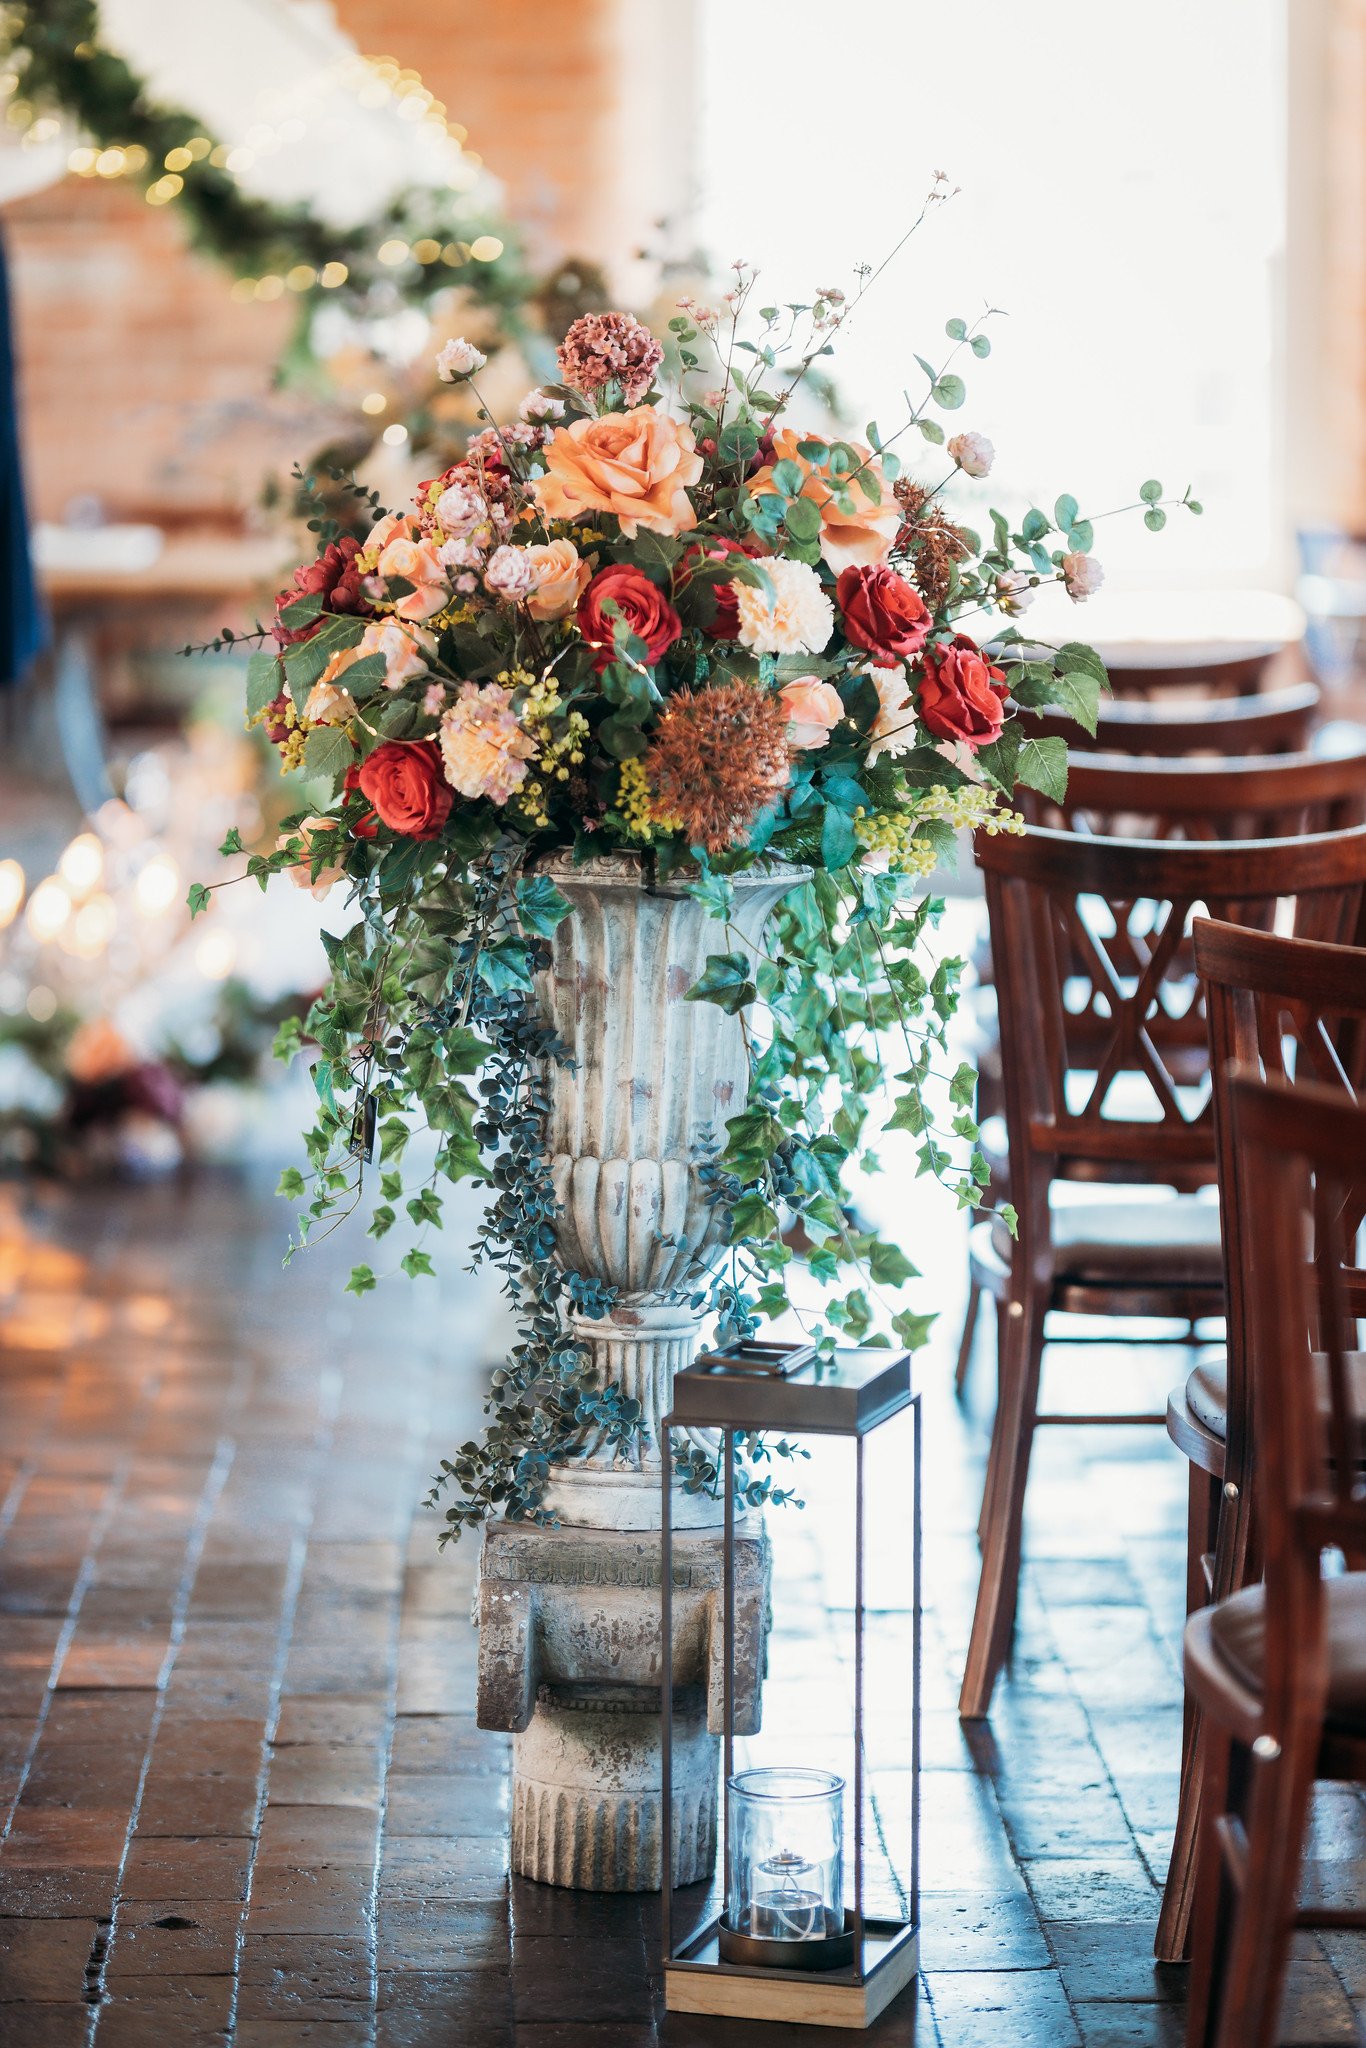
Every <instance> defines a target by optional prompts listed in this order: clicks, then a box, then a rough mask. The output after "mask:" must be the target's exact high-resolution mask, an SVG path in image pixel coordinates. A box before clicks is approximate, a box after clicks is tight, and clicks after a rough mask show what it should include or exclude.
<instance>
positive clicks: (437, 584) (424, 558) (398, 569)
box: [378, 534, 451, 619]
mask: <svg viewBox="0 0 1366 2048" xmlns="http://www.w3.org/2000/svg"><path fill="white" fill-rule="evenodd" d="M378 567H379V573H380V575H381V576H398V577H401V578H402V579H403V581H404V582H405V583H411V584H412V586H413V587H412V589H411V590H407V591H405V592H404V594H403V596H402V597H399V598H395V600H394V610H395V612H396V613H397V614H398V616H399V618H401V619H430V618H431V617H432V616H433V614H434V613H436V612H440V611H444V610H445V608H446V606H447V605H448V604H449V603H450V601H451V592H450V585H449V584H448V583H447V581H446V571H445V570H444V569H443V568H442V566H441V562H440V559H439V557H438V555H437V552H436V549H435V547H434V546H433V545H432V543H431V541H429V540H409V539H407V538H406V537H405V536H401V535H398V534H395V536H394V538H393V539H392V540H390V541H386V543H385V545H384V546H383V548H381V550H380V557H379V564H378Z"/></svg>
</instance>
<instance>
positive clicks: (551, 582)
mask: <svg viewBox="0 0 1366 2048" xmlns="http://www.w3.org/2000/svg"><path fill="white" fill-rule="evenodd" d="M527 554H528V555H529V556H530V558H531V561H532V564H533V566H534V568H535V571H536V581H535V583H534V585H533V586H532V591H531V595H530V597H528V599H527V601H526V608H527V611H528V612H529V614H530V615H531V617H532V618H533V619H540V620H541V621H543V622H544V621H547V620H550V619H563V618H565V617H567V615H568V614H569V613H570V612H572V611H573V609H574V607H575V605H576V604H577V603H578V601H579V599H580V598H581V597H582V596H583V593H584V591H585V590H587V588H588V585H589V581H590V579H591V577H592V574H593V568H594V565H595V563H596V562H597V559H598V558H597V556H596V555H591V556H590V557H589V559H588V560H587V561H585V560H584V559H583V556H582V555H581V554H580V553H579V551H578V549H577V548H576V547H575V545H574V543H573V541H572V540H552V541H548V542H547V543H546V544H545V545H544V546H541V545H539V544H538V545H537V546H535V547H530V548H528V549H527Z"/></svg>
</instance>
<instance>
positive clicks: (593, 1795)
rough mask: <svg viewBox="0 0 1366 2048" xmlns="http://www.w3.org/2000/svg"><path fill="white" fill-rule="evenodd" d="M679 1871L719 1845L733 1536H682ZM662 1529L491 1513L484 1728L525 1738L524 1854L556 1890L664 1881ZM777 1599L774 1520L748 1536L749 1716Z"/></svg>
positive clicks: (515, 1837)
mask: <svg viewBox="0 0 1366 2048" xmlns="http://www.w3.org/2000/svg"><path fill="white" fill-rule="evenodd" d="M673 1580H674V1592H673V1654H674V1716H675V1721H674V1871H675V1876H676V1879H677V1881H678V1882H679V1883H680V1884H688V1883H692V1882H694V1881H695V1880H696V1879H698V1878H702V1877H705V1876H708V1875H709V1874H710V1872H711V1869H712V1864H713V1860H714V1858H715V1854H716V1759H717V1742H716V1735H717V1731H718V1730H719V1729H720V1727H721V1712H722V1684H723V1664H722V1646H723V1637H724V1617H723V1610H722V1570H721V1542H720V1538H719V1536H717V1535H714V1534H711V1533H692V1532H689V1533H687V1534H683V1535H680V1536H678V1537H677V1538H676V1539H675V1557H674V1573H673ZM659 1587H660V1539H659V1537H658V1535H650V1534H644V1533H635V1532H629V1531H609V1530H593V1531H592V1532H591V1534H590V1532H588V1531H586V1530H577V1529H537V1528H533V1527H530V1526H529V1525H527V1524H525V1523H516V1522H491V1523H489V1525H488V1527H487V1528H486V1530H485V1532H484V1551H483V1560H482V1570H481V1574H480V1583H479V1725H480V1727H481V1728H499V1729H503V1730H506V1731H509V1732H510V1733H512V1734H513V1735H514V1736H515V1737H516V1740H515V1741H514V1743H513V1771H514V1776H513V1813H512V1863H513V1868H514V1869H515V1870H516V1871H517V1872H518V1873H519V1875H521V1876H523V1877H533V1878H538V1879H539V1880H540V1881H541V1882H542V1883H543V1884H562V1885H577V1886H580V1887H582V1888H585V1889H588V1890H592V1891H646V1890H653V1889H654V1888H655V1887H656V1886H658V1884H659V1882H660V1869H661V1858H660V1848H661V1840H660V1748H659V1744H660V1729H659V1709H660V1691H659V1678H660V1642H661V1638H660V1599H659ZM767 1600H768V1544H767V1539H766V1537H765V1536H764V1535H763V1533H762V1530H759V1531H757V1532H756V1531H752V1530H744V1531H743V1533H741V1534H739V1535H738V1536H737V1538H736V1564H735V1725H736V1729H737V1732H739V1733H747V1732H750V1731H752V1730H753V1729H754V1728H755V1727H757V1725H758V1714H759V1684H760V1678H761V1676H762V1665H763V1654H764V1624H765V1615H766V1610H767Z"/></svg>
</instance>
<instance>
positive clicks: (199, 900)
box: [185, 882, 212, 919]
mask: <svg viewBox="0 0 1366 2048" xmlns="http://www.w3.org/2000/svg"><path fill="white" fill-rule="evenodd" d="M211 900H212V893H211V891H210V890H208V889H206V888H205V886H204V884H203V883H202V882H191V884H190V893H189V895H188V896H187V897H186V898H185V901H186V903H187V904H188V905H189V910H190V917H191V919H194V918H196V917H198V915H199V913H200V911H201V910H207V909H208V907H209V904H210V902H211Z"/></svg>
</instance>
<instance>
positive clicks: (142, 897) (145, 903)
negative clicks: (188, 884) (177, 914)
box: [134, 853, 180, 917]
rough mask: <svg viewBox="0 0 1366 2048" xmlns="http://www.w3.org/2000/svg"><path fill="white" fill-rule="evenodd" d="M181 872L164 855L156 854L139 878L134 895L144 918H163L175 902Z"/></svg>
mask: <svg viewBox="0 0 1366 2048" xmlns="http://www.w3.org/2000/svg"><path fill="white" fill-rule="evenodd" d="M179 888H180V870H179V868H178V867H177V866H176V864H175V862H174V861H173V860H171V859H169V858H168V856H167V855H166V854H164V853H158V854H154V855H153V857H152V859H151V860H149V861H148V863H147V865H146V867H145V868H144V869H143V870H142V873H141V874H140V875H139V876H138V879H137V883H136V887H135V890H134V893H135V895H136V897H137V905H138V909H139V910H140V911H141V912H142V914H143V916H144V917H161V916H162V915H163V914H164V913H165V912H166V911H168V910H169V909H170V907H171V905H172V904H173V903H174V902H175V899H176V894H177V892H178V890H179Z"/></svg>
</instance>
